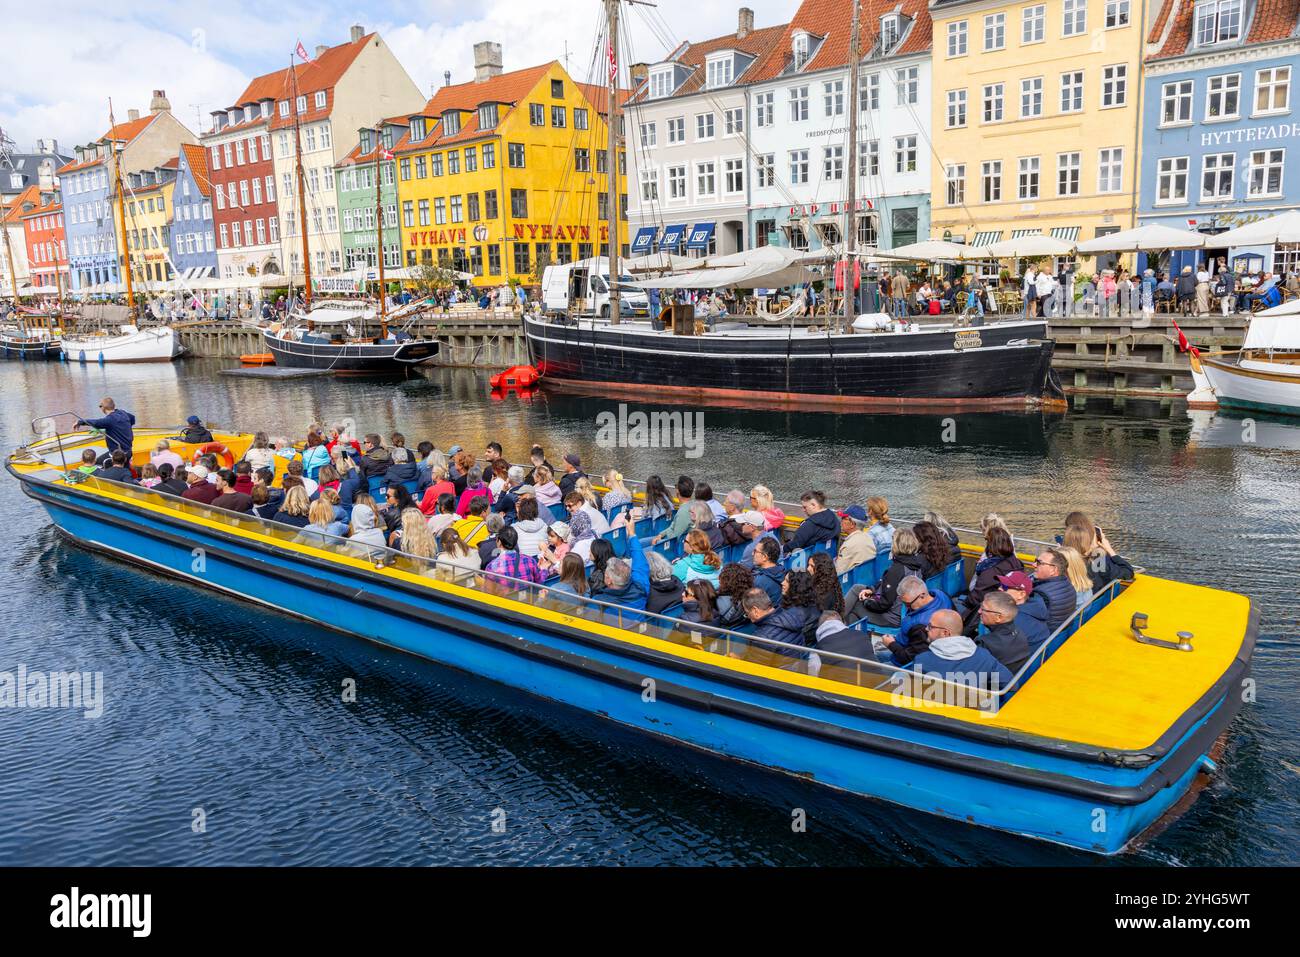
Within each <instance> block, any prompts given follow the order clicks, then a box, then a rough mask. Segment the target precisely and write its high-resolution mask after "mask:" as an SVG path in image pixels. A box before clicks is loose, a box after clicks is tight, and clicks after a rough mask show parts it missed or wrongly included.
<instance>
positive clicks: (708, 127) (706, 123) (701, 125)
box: [695, 113, 714, 140]
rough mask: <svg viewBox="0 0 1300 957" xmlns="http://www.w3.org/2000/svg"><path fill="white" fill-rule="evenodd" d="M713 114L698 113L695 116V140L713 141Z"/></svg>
mask: <svg viewBox="0 0 1300 957" xmlns="http://www.w3.org/2000/svg"><path fill="white" fill-rule="evenodd" d="M713 134H714V127H713V114H712V113H697V114H696V115H695V139H696V140H711V139H713Z"/></svg>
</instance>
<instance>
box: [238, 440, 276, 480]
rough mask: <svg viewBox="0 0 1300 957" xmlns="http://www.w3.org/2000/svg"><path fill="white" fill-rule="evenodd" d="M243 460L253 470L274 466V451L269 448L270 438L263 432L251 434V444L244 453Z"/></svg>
mask: <svg viewBox="0 0 1300 957" xmlns="http://www.w3.org/2000/svg"><path fill="white" fill-rule="evenodd" d="M244 461H245V462H247V463H248V464H249V465H251V466H252V467H253V471H254V472H256V471H257V470H258V469H274V468H275V451H274V450H273V449H272V448H271V440H270V439H269V438H267V436H266V433H265V432H258V433H257V435H255V436H253V445H252V447H251V448H250V449H249V450H248V451H247V452H245V453H244Z"/></svg>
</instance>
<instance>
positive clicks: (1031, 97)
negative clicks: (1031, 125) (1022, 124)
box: [1020, 76, 1043, 120]
mask: <svg viewBox="0 0 1300 957" xmlns="http://www.w3.org/2000/svg"><path fill="white" fill-rule="evenodd" d="M1042 115H1043V78H1042V77H1041V76H1035V77H1030V78H1029V79H1027V80H1021V81H1020V118H1021V119H1022V120H1027V119H1031V118H1032V117H1035V116H1042Z"/></svg>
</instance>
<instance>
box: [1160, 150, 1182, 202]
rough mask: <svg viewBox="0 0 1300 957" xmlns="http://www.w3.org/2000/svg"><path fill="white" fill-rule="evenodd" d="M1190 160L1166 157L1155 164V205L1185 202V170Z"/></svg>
mask: <svg viewBox="0 0 1300 957" xmlns="http://www.w3.org/2000/svg"><path fill="white" fill-rule="evenodd" d="M1189 163H1190V160H1189V159H1188V157H1186V156H1166V157H1163V158H1162V159H1160V160H1159V161H1157V163H1156V203H1157V204H1162V203H1163V204H1166V205H1168V204H1173V203H1185V202H1187V169H1188V165H1189Z"/></svg>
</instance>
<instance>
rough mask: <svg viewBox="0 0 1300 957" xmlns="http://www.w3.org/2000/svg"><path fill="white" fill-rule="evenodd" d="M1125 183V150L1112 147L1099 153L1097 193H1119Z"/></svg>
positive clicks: (1119, 147)
mask: <svg viewBox="0 0 1300 957" xmlns="http://www.w3.org/2000/svg"><path fill="white" fill-rule="evenodd" d="M1123 183H1124V148H1123V147H1122V146H1112V147H1109V148H1107V149H1103V150H1098V151H1097V192H1099V193H1118V192H1120V190H1121V189H1122V188H1123Z"/></svg>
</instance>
